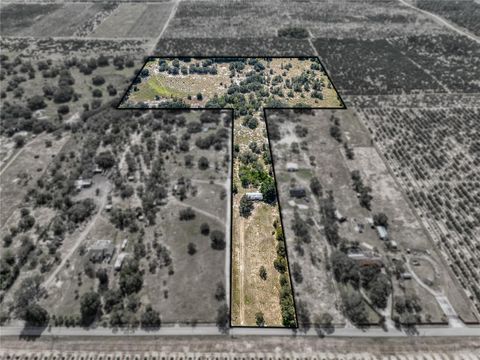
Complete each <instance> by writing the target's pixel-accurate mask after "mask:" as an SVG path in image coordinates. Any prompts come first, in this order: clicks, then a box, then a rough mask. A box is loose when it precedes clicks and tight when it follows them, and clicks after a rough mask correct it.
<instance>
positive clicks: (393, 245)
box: [389, 240, 398, 250]
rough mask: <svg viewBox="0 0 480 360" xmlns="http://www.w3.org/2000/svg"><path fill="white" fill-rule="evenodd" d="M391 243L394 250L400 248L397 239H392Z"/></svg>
mask: <svg viewBox="0 0 480 360" xmlns="http://www.w3.org/2000/svg"><path fill="white" fill-rule="evenodd" d="M389 245H390V249H392V250H397V249H398V244H397V242H396V241H395V240H391V241H390V243H389Z"/></svg>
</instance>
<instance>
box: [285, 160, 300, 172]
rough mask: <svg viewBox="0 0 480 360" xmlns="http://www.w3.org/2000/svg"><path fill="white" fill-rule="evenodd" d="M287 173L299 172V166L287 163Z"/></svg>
mask: <svg viewBox="0 0 480 360" xmlns="http://www.w3.org/2000/svg"><path fill="white" fill-rule="evenodd" d="M287 171H290V172H294V171H298V164H296V163H293V162H287Z"/></svg>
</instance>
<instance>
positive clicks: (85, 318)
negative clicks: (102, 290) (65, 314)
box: [80, 291, 102, 325]
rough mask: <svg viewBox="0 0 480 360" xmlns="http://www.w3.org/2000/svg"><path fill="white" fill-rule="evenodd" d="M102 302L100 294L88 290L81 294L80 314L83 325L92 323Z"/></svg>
mask: <svg viewBox="0 0 480 360" xmlns="http://www.w3.org/2000/svg"><path fill="white" fill-rule="evenodd" d="M101 305H102V303H101V301H100V295H99V294H98V293H96V292H94V291H89V292H87V293H85V294H83V295H82V297H81V299H80V316H81V321H82V324H83V325H90V324H91V323H93V321H94V320H95V318H96V317H97V315H98V312H99V310H100V307H101Z"/></svg>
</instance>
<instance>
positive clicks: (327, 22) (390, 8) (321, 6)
mask: <svg viewBox="0 0 480 360" xmlns="http://www.w3.org/2000/svg"><path fill="white" fill-rule="evenodd" d="M285 6H286V8H287V9H286V11H288V14H289V23H290V24H292V25H297V26H301V27H304V28H306V29H308V30H309V32H310V34H311V36H312V37H314V38H317V37H318V38H322V37H325V38H336V39H342V38H355V39H369V40H376V39H385V38H389V37H394V36H408V35H416V34H418V33H419V32H424V33H429V34H439V33H445V32H447V30H446V29H445V28H444V27H443V26H441V25H438V24H437V23H436V22H435V21H433V20H432V19H430V18H429V17H428V16H427V15H425V14H422V13H419V12H416V11H414V10H412V9H410V8H407V7H405V6H402V5H401V4H400V3H399V2H394V1H386V2H378V1H366V2H358V1H352V0H340V1H327V2H318V1H308V2H307V1H302V2H291V3H288V5H285Z"/></svg>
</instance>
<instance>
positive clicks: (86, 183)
mask: <svg viewBox="0 0 480 360" xmlns="http://www.w3.org/2000/svg"><path fill="white" fill-rule="evenodd" d="M92 184H93V181H92V179H81V178H80V179H78V180H75V188H76V189H77V190H81V189H83V188H89V187H90V186H92Z"/></svg>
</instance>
